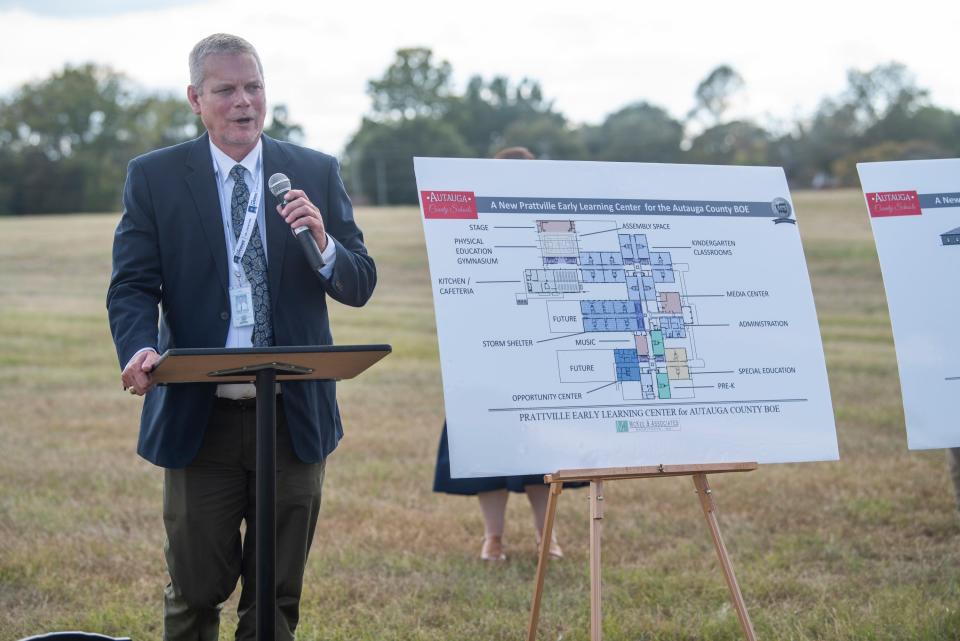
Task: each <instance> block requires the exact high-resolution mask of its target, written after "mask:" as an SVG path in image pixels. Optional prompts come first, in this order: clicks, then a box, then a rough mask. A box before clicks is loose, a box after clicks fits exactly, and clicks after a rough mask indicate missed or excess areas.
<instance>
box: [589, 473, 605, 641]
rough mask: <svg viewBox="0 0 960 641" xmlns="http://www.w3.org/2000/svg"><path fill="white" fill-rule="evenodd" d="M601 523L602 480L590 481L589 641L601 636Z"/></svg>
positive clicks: (598, 639) (594, 640) (598, 640)
mask: <svg viewBox="0 0 960 641" xmlns="http://www.w3.org/2000/svg"><path fill="white" fill-rule="evenodd" d="M602 525H603V481H590V641H601V639H602V638H603V629H602V627H603V625H602V624H603V616H602V614H601V609H600V597H601V582H600V535H601V533H602Z"/></svg>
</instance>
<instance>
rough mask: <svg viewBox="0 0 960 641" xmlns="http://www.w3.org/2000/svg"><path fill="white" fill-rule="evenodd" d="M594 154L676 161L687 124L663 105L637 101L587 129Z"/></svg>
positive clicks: (602, 157) (622, 159)
mask: <svg viewBox="0 0 960 641" xmlns="http://www.w3.org/2000/svg"><path fill="white" fill-rule="evenodd" d="M583 135H584V138H585V140H586V145H587V148H588V150H589V152H590V157H591V158H593V159H594V160H610V161H620V162H651V161H652V162H676V161H679V160H680V159H681V154H682V152H681V149H680V143H681V142H682V140H683V125H682V124H681V123H680V122H679V121H678V120H675V119H674V118H671V117H670V114H669V113H667V111H666V110H665V109H663V108H661V107H658V106H656V105H652V104H650V103H648V102H636V103H633V104H631V105H627V106H626V107H623V108H622V109H620V110H618V111H615V112H613V113H612V114H610V115H608V116H607V117H606V119H605V120H604V121H603V124H601V125H599V126H590V127H585V128H584V132H583Z"/></svg>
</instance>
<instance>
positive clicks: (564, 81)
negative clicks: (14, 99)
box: [0, 0, 960, 154]
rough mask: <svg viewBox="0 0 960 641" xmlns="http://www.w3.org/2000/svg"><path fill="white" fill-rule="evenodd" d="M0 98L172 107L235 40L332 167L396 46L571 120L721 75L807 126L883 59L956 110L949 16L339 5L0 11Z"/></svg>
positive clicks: (951, 6)
mask: <svg viewBox="0 0 960 641" xmlns="http://www.w3.org/2000/svg"><path fill="white" fill-rule="evenodd" d="M0 24H2V25H3V38H0V94H2V95H8V94H9V93H10V92H11V91H13V90H14V89H15V88H16V87H17V86H19V85H20V84H21V83H23V82H25V81H30V80H37V79H41V78H44V77H46V76H47V75H49V74H50V73H51V72H52V71H54V70H56V69H59V68H61V67H62V66H63V65H64V64H65V63H68V62H69V63H74V64H80V63H83V62H87V61H93V62H97V63H105V64H108V65H110V66H112V67H113V68H114V69H116V70H118V71H122V72H124V73H126V74H127V75H128V76H130V77H131V78H132V79H133V80H135V81H136V82H137V83H139V84H140V85H141V86H142V87H144V88H145V89H149V90H168V91H172V92H175V93H177V94H178V95H183V94H184V92H185V87H186V85H187V82H188V74H187V63H186V59H187V54H188V53H189V51H190V49H191V47H192V46H193V44H194V43H195V42H196V41H198V40H199V39H201V38H202V37H204V36H206V35H209V34H210V33H214V32H217V31H225V32H229V33H235V34H237V35H240V36H243V37H244V38H246V39H248V40H250V41H251V42H252V43H253V44H254V46H256V47H257V49H258V51H259V53H260V57H261V58H262V60H263V64H264V67H265V75H266V82H267V98H268V100H269V101H270V102H271V103H276V102H283V103H286V104H287V105H288V107H289V108H290V115H291V118H292V119H293V120H294V121H295V122H298V123H300V124H302V125H303V126H304V127H305V129H306V133H307V143H308V144H309V145H311V146H313V147H316V148H318V149H321V150H323V151H327V152H330V153H335V154H339V153H340V152H341V151H342V149H343V147H344V145H345V144H346V142H347V140H348V139H349V137H350V136H351V134H353V133H354V132H355V131H356V130H357V128H358V127H359V125H360V118H361V116H362V115H363V114H364V113H366V112H367V111H368V109H369V106H370V101H369V98H368V97H367V95H366V93H365V90H366V83H367V80H368V79H370V78H373V77H379V76H380V75H381V74H382V73H383V71H384V69H386V67H387V66H388V65H389V64H390V62H391V61H392V60H393V54H394V52H395V51H396V49H398V48H400V47H410V46H426V47H430V48H431V49H433V51H434V55H435V57H437V58H438V59H446V60H448V61H449V62H450V63H451V64H452V65H453V72H454V81H455V84H456V86H457V87H458V88H462V87H463V85H464V84H465V83H466V81H467V79H468V78H469V77H470V76H471V75H473V74H481V75H483V76H484V77H485V78H489V77H491V76H493V75H495V74H503V75H506V76H508V77H509V78H510V79H511V80H513V81H519V80H520V79H521V78H523V77H530V78H533V79H536V80H539V81H540V82H541V84H542V86H543V89H544V93H545V95H546V96H547V97H548V98H552V99H553V100H554V101H555V106H556V108H557V109H559V110H560V111H561V112H563V113H564V114H565V115H566V116H567V117H568V118H570V119H571V120H572V121H573V122H574V123H585V122H586V123H599V122H601V121H602V119H603V118H604V116H605V115H606V114H608V113H610V112H612V111H616V110H617V109H619V108H620V107H622V106H624V105H626V104H628V103H631V102H635V101H638V100H648V101H650V102H653V103H655V104H658V105H661V106H663V107H665V108H667V110H668V111H670V112H671V114H673V116H674V117H681V116H683V115H684V114H685V113H686V112H687V111H688V110H689V109H690V107H691V106H692V104H693V91H694V89H695V88H696V86H697V83H699V82H700V80H702V79H703V78H704V77H705V76H706V74H707V73H709V71H710V70H711V69H713V68H714V67H715V66H717V65H718V64H721V63H727V64H730V65H732V66H733V67H734V68H735V69H736V70H737V71H739V72H740V74H741V75H742V76H743V78H744V80H745V83H746V90H745V92H744V93H743V96H742V99H741V100H740V102H739V103H738V105H737V111H738V114H737V115H749V116H753V117H755V118H757V119H759V120H760V121H761V123H763V124H768V123H769V122H770V121H777V120H780V121H782V120H789V119H793V118H794V117H796V116H798V115H808V114H809V113H810V112H811V111H812V110H813V109H814V108H815V106H816V105H817V103H818V102H819V100H820V99H821V98H822V97H823V96H825V95H828V94H836V93H837V92H839V91H840V90H841V89H842V88H843V87H844V86H845V74H846V70H847V69H848V68H850V67H857V68H859V69H862V70H866V69H869V68H871V67H873V66H875V65H877V64H880V63H884V62H888V61H891V60H897V61H900V62H903V63H904V64H906V65H907V66H908V67H909V68H910V69H911V71H913V72H914V74H916V77H917V81H918V84H919V85H920V86H921V87H925V88H927V89H929V90H930V91H931V96H932V99H933V102H934V103H935V104H937V105H940V106H944V107H948V108H951V109H954V110H958V111H960V73H958V70H957V62H958V55H957V54H958V45H957V42H958V34H960V3H957V2H956V1H955V0H953V1H949V0H948V1H943V0H941V1H940V2H933V1H932V0H914V1H912V2H907V3H903V2H897V3H893V2H876V1H875V2H844V1H843V0H833V1H831V2H825V1H821V0H806V1H804V2H795V3H786V2H776V1H772V0H767V1H764V2H760V1H739V2H738V1H729V2H716V1H713V2H700V1H693V0H688V1H687V2H672V3H671V2H643V1H641V0H632V1H620V0H611V1H609V2H605V1H603V0H600V1H597V2H592V3H588V2H582V1H581V2H575V3H574V2H560V1H555V2H549V3H547V2H523V1H522V0H512V1H504V0H486V1H485V2H479V3H476V4H473V3H469V4H468V3H457V2H451V1H444V2H441V1H439V0H436V1H435V0H423V1H417V0H412V1H409V2H368V1H367V0H353V1H348V2H341V3H331V2H307V1H304V0H283V1H275V2H251V1H247V0H229V1H227V0H207V1H206V2H189V1H188V0H165V1H164V0H152V1H151V0H125V1H124V0H106V1H101V2H96V1H94V0H88V1H86V2H78V1H76V0H0Z"/></svg>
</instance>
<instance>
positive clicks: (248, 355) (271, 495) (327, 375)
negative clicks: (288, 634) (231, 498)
mask: <svg viewBox="0 0 960 641" xmlns="http://www.w3.org/2000/svg"><path fill="white" fill-rule="evenodd" d="M390 351H391V347H390V346H389V345H328V346H321V347H251V348H237V349H226V348H222V349H216V348H202V349H171V350H167V351H166V352H164V353H163V355H162V356H161V357H160V360H159V361H158V362H157V364H156V366H155V367H154V369H153V380H154V381H156V383H157V384H158V385H172V384H177V383H256V388H257V517H256V528H257V548H256V564H257V639H258V640H259V641H273V639H274V635H275V632H276V617H277V581H276V564H277V543H276V536H277V529H276V525H277V524H276V520H277V519H276V517H277V515H276V502H277V474H276V470H277V452H276V447H277V399H276V392H275V388H276V383H277V381H316V380H334V381H339V380H344V379H349V378H353V377H355V376H357V375H359V374H360V373H361V372H363V371H364V370H366V369H367V368H368V367H370V366H371V365H373V364H374V363H376V362H377V361H379V360H380V359H382V358H383V357H384V356H386V355H387V354H389V353H390Z"/></svg>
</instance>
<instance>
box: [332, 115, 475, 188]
mask: <svg viewBox="0 0 960 641" xmlns="http://www.w3.org/2000/svg"><path fill="white" fill-rule="evenodd" d="M470 155H471V152H470V148H469V147H468V146H467V144H466V142H464V140H463V137H462V136H461V135H460V134H459V133H458V132H457V130H456V129H454V128H453V127H451V126H450V125H449V124H447V123H445V122H441V121H439V120H437V119H435V118H429V117H417V118H410V119H403V120H400V121H397V122H377V121H374V120H370V119H368V118H364V120H363V124H362V125H361V126H360V130H359V131H358V132H357V134H356V135H355V136H354V137H353V139H352V140H351V141H350V143H349V145H347V153H346V157H345V159H344V173H345V174H346V175H347V184H348V185H349V186H350V188H351V191H353V192H354V193H355V194H358V195H361V196H362V197H365V198H366V199H367V200H369V201H371V202H374V203H376V204H378V205H386V204H401V203H402V204H413V203H416V202H417V201H418V200H417V186H416V180H415V178H414V174H413V157H414V156H441V157H467V156H470Z"/></svg>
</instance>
